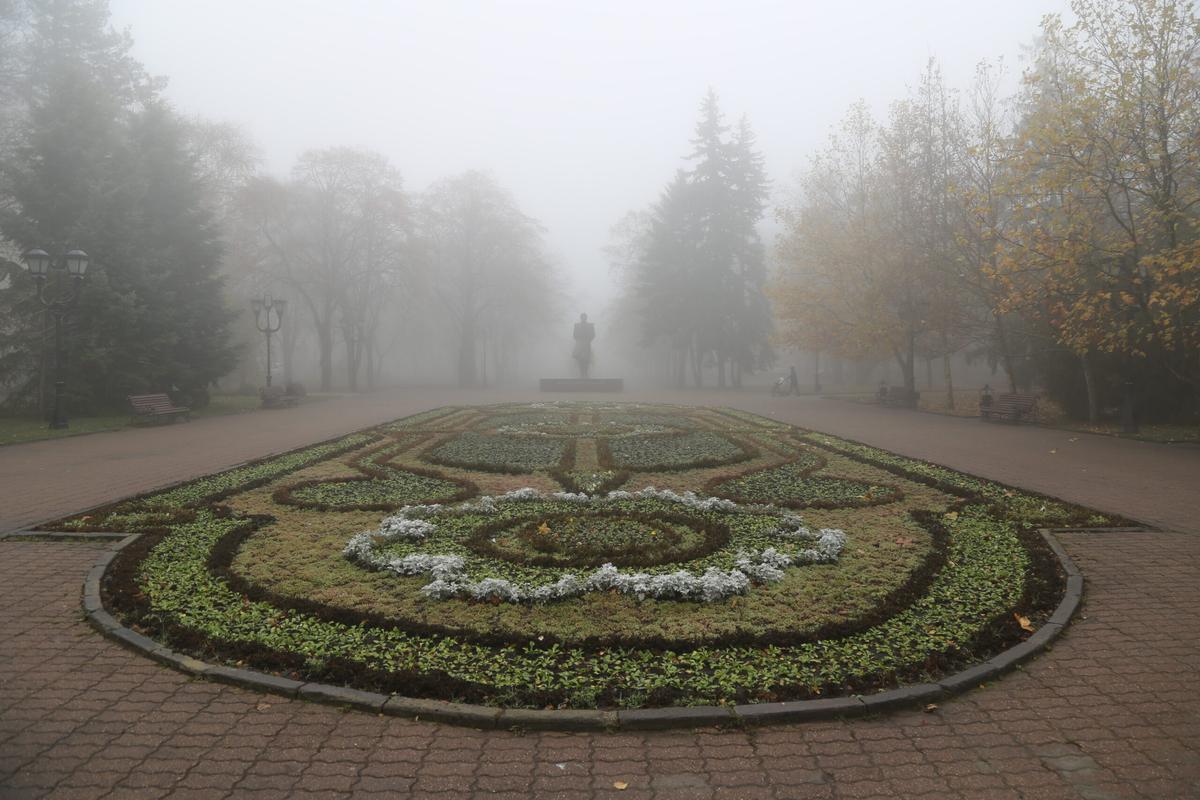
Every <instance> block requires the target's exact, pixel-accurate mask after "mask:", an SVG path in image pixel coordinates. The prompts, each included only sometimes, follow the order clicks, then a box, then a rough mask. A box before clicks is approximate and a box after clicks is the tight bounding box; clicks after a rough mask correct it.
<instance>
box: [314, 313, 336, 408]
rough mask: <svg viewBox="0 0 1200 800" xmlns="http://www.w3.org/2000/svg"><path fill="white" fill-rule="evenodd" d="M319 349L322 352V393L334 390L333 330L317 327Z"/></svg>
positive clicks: (324, 326)
mask: <svg viewBox="0 0 1200 800" xmlns="http://www.w3.org/2000/svg"><path fill="white" fill-rule="evenodd" d="M317 347H318V349H319V350H320V364H321V391H323V392H328V391H329V390H330V389H331V388H333V328H331V327H330V326H329V325H317Z"/></svg>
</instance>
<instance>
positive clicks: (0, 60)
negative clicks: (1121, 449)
mask: <svg viewBox="0 0 1200 800" xmlns="http://www.w3.org/2000/svg"><path fill="white" fill-rule="evenodd" d="M1197 40H1198V34H1197V30H1196V24H1195V19H1194V16H1193V9H1192V6H1191V4H1190V3H1188V2H1179V1H1171V0H1164V1H1163V2H1152V1H1151V0H1104V1H1103V2H1099V3H1082V2H1079V3H1076V4H1074V5H1071V4H1069V3H1066V2H1057V1H1053V0H1016V1H1015V2H1010V3H1006V4H1004V6H1003V8H1000V7H998V6H997V7H993V6H987V7H985V6H982V5H979V4H969V3H961V2H950V1H949V0H923V1H922V2H916V3H909V4H895V3H884V2H862V3H856V4H797V3H793V4H781V3H766V2H763V3H738V4H732V3H717V2H701V3H694V2H688V3H683V2H669V3H653V4H645V3H639V4H635V3H621V2H619V3H609V4H602V5H596V6H581V5H578V4H565V3H551V2H533V3H520V4H511V3H479V2H450V3H388V2H368V1H367V0H355V1H354V2H345V3H339V4H336V5H331V4H328V3H320V2H315V1H305V2H297V0H277V1H276V0H262V1H261V2H254V3H245V2H235V0H206V2H185V1H184V0H179V2H170V3H165V2H152V0H75V1H74V2H68V0H0V137H2V138H0V159H2V160H3V166H4V169H3V176H4V180H3V182H2V183H0V212H2V214H0V242H2V244H3V248H4V254H5V258H6V268H5V273H4V275H3V277H2V282H0V286H2V287H4V289H3V291H0V303H2V304H3V306H4V311H5V314H6V321H5V323H4V327H3V328H2V329H0V337H2V338H0V359H2V363H3V365H4V372H3V375H2V376H0V384H2V385H0V392H2V393H3V396H4V398H5V399H4V402H5V403H6V404H7V405H10V406H13V407H17V406H22V407H32V406H37V405H40V404H44V402H45V400H44V398H45V392H46V384H47V379H46V375H45V372H46V363H47V355H46V350H47V347H48V345H47V343H46V342H47V341H48V337H49V335H50V334H49V327H48V323H47V319H46V317H45V315H44V314H43V313H42V312H41V310H40V307H38V306H36V305H34V304H33V303H32V302H31V301H30V299H29V298H30V297H31V293H30V291H29V284H28V281H29V274H28V273H27V272H26V271H25V270H26V266H27V265H26V264H23V263H22V259H21V254H22V253H24V252H25V251H27V250H28V249H30V248H34V247H41V248H44V249H48V250H55V249H56V248H57V250H61V251H63V252H65V249H67V248H71V247H79V248H83V249H85V250H87V251H88V252H89V253H90V255H91V257H92V266H93V269H92V272H91V273H90V275H89V277H88V278H87V283H86V291H85V292H84V293H83V294H82V295H81V299H80V308H79V311H78V313H77V314H75V315H74V316H73V318H72V321H71V323H70V324H71V325H72V326H73V327H72V334H73V336H75V337H76V339H75V340H74V341H75V344H74V345H73V346H74V347H75V348H76V349H75V356H74V358H75V363H76V367H77V368H76V369H75V370H74V372H73V377H72V381H73V384H74V385H73V386H72V391H73V392H74V394H75V395H76V396H77V399H78V400H79V402H80V403H82V404H85V405H86V404H91V405H93V406H95V407H102V406H104V405H106V404H108V403H111V402H113V398H118V397H121V396H123V395H124V394H127V393H130V392H133V391H138V390H149V389H153V388H168V389H170V390H172V391H178V392H181V393H185V394H188V395H192V396H195V397H197V398H200V397H203V396H205V395H206V394H207V393H208V392H209V391H211V390H212V389H213V388H214V387H219V388H220V389H221V390H223V391H227V392H230V391H246V392H252V391H255V390H256V387H258V386H259V385H260V384H261V383H262V382H263V373H264V371H265V370H266V369H267V367H268V364H267V355H266V352H265V348H264V341H263V333H262V332H261V325H262V324H264V319H265V324H267V325H271V324H275V325H278V327H279V330H278V333H277V334H274V339H273V344H272V348H273V349H272V356H271V363H270V365H269V366H270V370H271V372H272V373H273V374H274V375H275V376H277V377H276V380H277V381H279V382H282V383H285V384H304V385H306V386H307V387H308V388H309V389H310V390H312V391H319V390H324V391H362V390H369V389H372V388H377V387H380V386H386V385H398V384H418V383H419V384H446V385H450V384H456V385H460V386H493V385H499V386H522V387H529V386H533V385H535V383H536V380H537V378H539V377H559V376H571V375H575V374H577V373H578V372H579V369H580V365H579V364H578V363H576V361H575V360H573V349H572V348H573V346H574V342H573V337H572V330H573V327H572V326H573V325H574V324H575V322H576V321H577V320H578V318H579V314H580V313H583V312H586V313H588V314H589V315H590V317H591V321H592V322H593V323H594V325H595V332H596V335H595V339H594V342H593V344H592V351H591V352H592V354H593V355H594V363H593V364H592V365H591V374H592V375H593V376H601V377H622V378H624V379H625V380H626V381H627V382H628V383H630V384H632V385H639V384H640V385H648V386H650V385H662V386H678V387H685V386H709V387H726V388H739V387H743V386H747V385H748V386H752V387H764V386H766V385H768V384H770V383H772V382H774V381H775V380H777V379H778V378H779V377H780V376H784V375H789V372H790V370H791V369H792V368H795V370H796V371H797V372H796V376H797V377H796V378H795V381H796V383H797V384H798V385H796V386H793V387H792V388H793V389H794V390H801V391H805V392H814V393H821V392H830V391H840V392H867V393H869V392H873V391H875V389H876V387H877V386H878V385H879V384H881V383H883V384H893V385H897V386H900V387H902V388H903V390H904V391H905V392H907V393H909V394H911V395H912V396H914V397H915V394H916V393H917V392H920V391H931V390H934V391H940V392H943V393H944V394H945V395H946V397H947V402H948V403H949V404H950V405H953V403H954V394H955V389H956V388H957V389H958V390H959V391H962V390H964V389H967V390H970V391H976V390H977V389H978V388H979V387H980V386H982V385H983V384H987V383H992V384H996V385H997V386H998V387H1000V388H1002V389H1003V388H1007V389H1011V390H1014V391H1016V390H1018V389H1031V388H1033V387H1038V388H1040V389H1045V390H1047V391H1049V392H1050V393H1052V394H1054V395H1055V396H1056V397H1057V399H1059V401H1060V402H1061V403H1062V404H1063V405H1064V406H1065V407H1067V408H1068V409H1070V410H1072V411H1073V413H1076V414H1078V415H1089V416H1091V417H1093V418H1094V417H1096V416H1098V415H1100V414H1102V413H1104V411H1105V410H1106V409H1108V408H1111V407H1113V406H1115V405H1118V404H1122V403H1125V404H1128V403H1132V402H1133V399H1132V395H1131V391H1132V390H1131V389H1130V388H1129V387H1130V384H1131V383H1136V384H1137V386H1138V387H1140V388H1139V389H1138V391H1139V392H1141V393H1142V395H1143V396H1141V397H1140V398H1139V402H1140V403H1141V405H1142V406H1144V407H1145V408H1147V409H1148V410H1150V411H1151V412H1152V413H1155V414H1160V415H1164V416H1172V415H1178V414H1181V413H1192V412H1194V408H1195V398H1197V397H1200V391H1198V390H1197V388H1196V387H1197V377H1198V376H1200V362H1198V360H1197V359H1198V356H1197V355H1196V349H1197V347H1196V345H1197V337H1198V336H1200V334H1198V333H1197V314H1198V312H1197V301H1196V299H1195V281H1196V279H1195V278H1194V276H1193V275H1192V274H1191V270H1190V269H1188V268H1185V267H1186V265H1187V264H1192V263H1193V262H1192V261H1189V259H1190V258H1191V255H1190V254H1191V253H1192V250H1191V249H1189V248H1193V247H1194V244H1193V243H1194V237H1195V228H1196V226H1195V225H1194V221H1195V215H1196V213H1197V207H1198V206H1197V202H1196V199H1195V197H1194V194H1195V192H1196V183H1197V174H1196V171H1195V168H1196V166H1197V158H1196V154H1197V151H1200V146H1198V145H1197V144H1196V143H1195V141H1194V136H1193V135H1192V134H1193V133H1194V125H1193V122H1194V121H1195V114H1196V109H1195V106H1196V103H1195V101H1196V99H1197V98H1196V87H1197V86H1198V85H1200V79H1198V78H1197V64H1196V56H1197V53H1196V49H1195V47H1196V42H1197ZM1139 81H1140V82H1139ZM1156 98H1157V99H1156ZM1156 104H1157V105H1156ZM1139 115H1140V116H1139ZM1155 115H1157V117H1156V116H1155ZM1137 118H1141V119H1152V118H1154V119H1158V120H1159V121H1158V123H1157V127H1156V128H1155V129H1154V130H1150V127H1153V126H1150V125H1149V123H1147V125H1146V126H1143V127H1142V128H1139V127H1138V126H1137V125H1134V124H1132V123H1129V124H1127V123H1128V121H1129V120H1131V119H1137ZM1155 148H1158V149H1157V150H1156V149H1155ZM1105 152H1109V153H1117V154H1120V155H1113V156H1111V159H1110V161H1109V162H1105V163H1093V162H1092V161H1089V162H1088V163H1086V164H1081V161H1080V157H1079V154H1081V153H1086V154H1088V156H1087V158H1088V159H1097V158H1102V157H1103V156H1102V155H1101V156H1097V155H1095V154H1096V153H1101V154H1103V153H1105ZM1137 153H1142V154H1143V155H1142V156H1138V155H1137ZM1128 154H1134V155H1133V156H1129V155H1128ZM1139 158H1140V161H1139ZM1106 176H1107V177H1106ZM1105 181H1107V183H1105ZM1133 230H1136V231H1137V234H1136V235H1134V234H1132V233H1130V231H1133ZM1085 241H1086V242H1087V243H1088V245H1087V246H1084V245H1083V244H1081V243H1082V242H1085ZM267 297H270V298H271V299H272V300H273V301H278V300H282V301H284V303H285V304H286V310H285V311H284V313H283V314H282V316H280V314H279V308H280V306H279V304H278V303H276V304H275V305H274V306H273V308H274V309H275V310H274V312H272V311H270V310H267V311H266V313H265V316H264V314H263V306H262V304H261V302H260V304H259V305H258V306H257V307H252V300H255V299H258V300H260V301H261V300H264V299H265V298H267ZM1114 298H1115V299H1114ZM254 308H257V313H258V316H259V319H258V320H257V323H258V326H257V327H256V313H255V310H254ZM272 313H274V317H272ZM575 355H576V356H577V352H576V353H575ZM913 402H914V403H915V402H916V401H915V399H914V400H913ZM1189 409H1191V411H1189Z"/></svg>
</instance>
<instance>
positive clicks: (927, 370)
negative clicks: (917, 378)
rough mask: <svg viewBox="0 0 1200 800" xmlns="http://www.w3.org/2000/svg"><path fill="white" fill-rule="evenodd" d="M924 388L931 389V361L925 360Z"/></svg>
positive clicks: (929, 359)
mask: <svg viewBox="0 0 1200 800" xmlns="http://www.w3.org/2000/svg"><path fill="white" fill-rule="evenodd" d="M925 388H926V389H932V388H933V359H932V358H927V359H925Z"/></svg>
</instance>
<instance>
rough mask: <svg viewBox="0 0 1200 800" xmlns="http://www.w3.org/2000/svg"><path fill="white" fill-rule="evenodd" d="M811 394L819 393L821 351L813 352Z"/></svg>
mask: <svg viewBox="0 0 1200 800" xmlns="http://www.w3.org/2000/svg"><path fill="white" fill-rule="evenodd" d="M813 393H814V394H820V393H821V351H820V350H817V351H814V352H813Z"/></svg>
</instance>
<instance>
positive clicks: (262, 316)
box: [250, 294, 287, 386]
mask: <svg viewBox="0 0 1200 800" xmlns="http://www.w3.org/2000/svg"><path fill="white" fill-rule="evenodd" d="M250 307H251V308H253V309H254V327H256V328H258V330H259V332H260V333H265V334H266V335H267V386H270V385H271V334H273V333H277V332H278V331H279V329H280V327H282V326H283V312H284V310H285V309H287V300H279V299H275V298H272V297H271V295H269V294H268V295H263V296H261V297H255V298H253V299H252V300H251V301H250Z"/></svg>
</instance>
